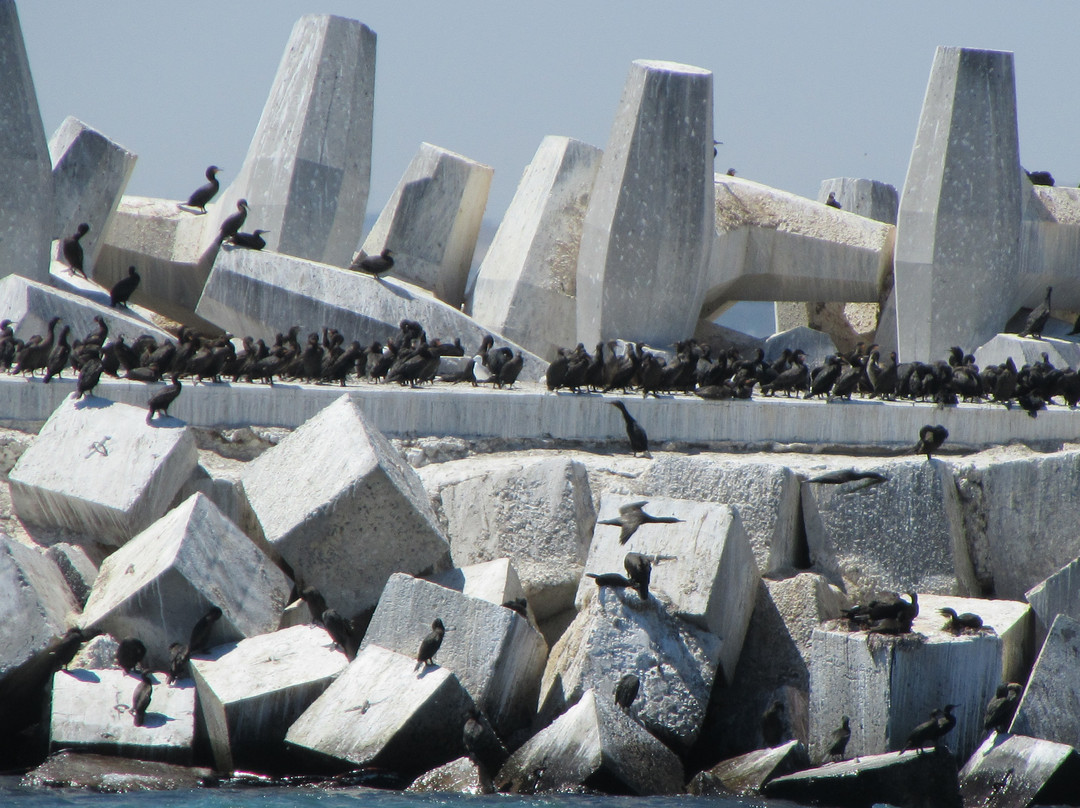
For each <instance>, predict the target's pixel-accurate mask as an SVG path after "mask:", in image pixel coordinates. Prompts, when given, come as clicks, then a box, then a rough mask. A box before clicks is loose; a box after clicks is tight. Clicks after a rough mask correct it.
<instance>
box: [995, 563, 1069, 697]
mask: <svg viewBox="0 0 1080 808" xmlns="http://www.w3.org/2000/svg"><path fill="white" fill-rule="evenodd" d="M1024 599H1025V600H1026V601H1027V602H1028V603H1030V604H1031V611H1032V612H1033V613H1034V615H1035V632H1036V635H1037V638H1038V641H1039V642H1041V641H1042V639H1043V638H1044V637H1046V634H1047V632H1049V631H1050V626H1052V625H1053V624H1054V620H1055V619H1056V618H1057V616H1058V615H1059V614H1064V615H1066V616H1068V617H1071V618H1072V619H1073V620H1080V558H1076V559H1073V560H1072V561H1070V562H1069V563H1068V564H1066V565H1065V566H1064V567H1062V568H1061V569H1059V570H1058V571H1057V572H1055V573H1054V574H1053V575H1051V576H1050V577H1049V578H1047V579H1046V580H1045V581H1043V582H1042V583H1039V584H1036V585H1035V586H1033V587H1032V588H1031V589H1029V590H1028V591H1027V594H1026V595H1024ZM1009 681H1019V680H1017V679H1011V680H1009Z"/></svg>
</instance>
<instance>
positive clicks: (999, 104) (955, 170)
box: [895, 47, 1045, 362]
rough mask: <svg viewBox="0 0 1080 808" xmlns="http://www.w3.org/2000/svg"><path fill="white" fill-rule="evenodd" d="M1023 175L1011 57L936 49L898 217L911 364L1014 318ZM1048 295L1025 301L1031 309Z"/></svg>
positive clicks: (898, 261) (976, 339) (901, 334)
mask: <svg viewBox="0 0 1080 808" xmlns="http://www.w3.org/2000/svg"><path fill="white" fill-rule="evenodd" d="M1020 176H1021V174H1020V156H1019V144H1018V136H1017V125H1016V86H1015V78H1014V69H1013V55H1012V54H1011V53H1006V52H1002V51H989V50H974V49H970V48H955V47H948V48H947V47H939V48H938V49H937V52H936V54H935V56H934V64H933V67H932V69H931V71H930V80H929V82H928V83H927V87H926V97H925V99H924V101H923V108H922V114H921V116H920V118H919V127H918V130H917V133H916V136H915V144H914V146H913V147H912V150H911V162H910V163H909V165H908V172H907V178H906V179H905V181H904V190H903V193H902V195H901V197H900V208H899V213H898V215H897V234H896V258H895V290H896V314H897V337H898V351H899V354H900V356H902V357H903V358H904V360H905V361H908V362H911V361H914V360H919V361H924V362H932V361H935V360H936V359H938V358H940V357H942V356H945V355H946V354H947V352H948V350H949V346H951V345H981V344H982V343H984V342H986V341H987V340H988V339H990V338H991V337H992V336H993V335H994V334H996V333H997V332H998V331H999V330H1000V329H1001V327H1002V324H1003V323H1005V321H1006V320H1008V318H1009V317H1010V316H1011V315H1012V313H1013V312H1014V311H1015V310H1016V306H1017V301H1016V294H1017V292H1019V291H1020V290H1019V289H1018V288H1017V283H1016V277H1017V274H1018V270H1019V268H1020V250H1019V245H1020V234H1021V226H1020V220H1021V204H1022V199H1021V185H1020ZM1044 294H1045V289H1041V290H1039V291H1038V292H1036V293H1034V294H1030V295H1027V296H1025V300H1021V301H1019V302H1020V303H1025V302H1026V303H1027V304H1028V305H1032V306H1034V305H1035V304H1036V303H1038V302H1039V300H1040V299H1041V298H1042V296H1043V295H1044ZM928 300H933V301H934V305H933V306H927V305H926V301H928Z"/></svg>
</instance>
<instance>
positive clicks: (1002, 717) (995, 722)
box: [983, 682, 1023, 732]
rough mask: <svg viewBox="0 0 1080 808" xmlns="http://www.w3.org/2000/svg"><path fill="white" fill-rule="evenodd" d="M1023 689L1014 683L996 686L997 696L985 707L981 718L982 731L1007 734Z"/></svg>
mask: <svg viewBox="0 0 1080 808" xmlns="http://www.w3.org/2000/svg"><path fill="white" fill-rule="evenodd" d="M1022 690H1023V687H1022V686H1021V685H1019V684H1017V683H1016V682H1010V683H1008V684H1000V685H998V689H997V694H996V695H995V696H994V698H992V699H991V700H990V703H989V704H988V705H986V714H985V715H984V716H983V729H985V730H987V731H989V732H1008V731H1009V724H1011V723H1012V719H1013V716H1014V715H1015V714H1016V707H1017V705H1018V704H1019V703H1020V693H1021V691H1022Z"/></svg>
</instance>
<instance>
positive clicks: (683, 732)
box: [538, 587, 721, 750]
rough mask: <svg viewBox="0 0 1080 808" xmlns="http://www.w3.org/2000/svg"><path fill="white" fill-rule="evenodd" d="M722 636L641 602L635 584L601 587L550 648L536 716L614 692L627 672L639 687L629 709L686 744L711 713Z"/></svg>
mask: <svg viewBox="0 0 1080 808" xmlns="http://www.w3.org/2000/svg"><path fill="white" fill-rule="evenodd" d="M720 643H721V640H720V639H719V638H717V637H714V636H712V635H710V634H707V633H706V632H704V631H701V630H700V629H697V628H695V627H693V626H691V625H690V624H688V623H686V622H685V621H683V620H680V619H679V618H677V617H674V616H672V615H671V614H669V613H668V611H667V610H666V609H665V608H664V607H663V605H662V604H661V603H660V602H659V601H658V600H656V598H649V600H648V601H646V602H642V601H641V599H640V598H639V597H638V595H637V593H636V592H634V591H633V590H630V589H626V590H616V589H611V588H607V587H603V588H601V589H600V591H599V592H598V593H597V595H596V596H595V597H593V598H591V599H590V600H589V602H588V604H587V605H586V606H585V608H584V609H582V610H581V611H580V612H578V616H577V617H576V618H575V619H574V622H573V623H571V625H570V627H569V628H567V629H566V631H565V632H564V633H563V635H562V637H561V638H560V639H559V641H558V642H557V643H555V646H554V647H553V648H552V649H551V653H550V654H549V656H548V664H547V668H546V669H545V670H544V678H543V681H542V683H541V686H540V701H539V704H540V708H539V718H538V720H539V722H540V723H541V724H544V723H547V722H550V721H551V720H552V719H553V718H554V717H555V716H557V715H559V713H561V712H563V711H564V710H566V708H567V707H568V705H571V704H573V703H575V702H576V701H578V700H579V699H580V698H582V695H583V694H584V693H585V692H586V691H587V690H589V689H594V690H596V692H597V693H598V694H600V695H599V697H600V698H602V699H612V694H613V692H614V690H615V685H616V684H617V683H618V681H619V680H620V679H621V678H622V676H623V675H624V674H626V673H633V674H635V675H636V676H637V677H638V679H639V681H640V682H641V686H640V691H639V694H638V697H637V699H636V700H635V701H634V703H633V704H632V705H631V706H630V714H631V715H633V716H635V717H636V718H637V719H638V720H639V721H641V722H642V724H643V725H644V726H645V727H646V729H648V730H649V731H650V732H652V733H653V734H655V735H656V736H657V737H658V738H660V739H661V740H663V741H664V742H665V743H667V744H668V745H670V746H672V747H673V748H678V749H683V750H685V749H687V748H689V747H690V746H691V745H692V744H693V743H694V740H695V739H696V737H697V734H698V731H699V730H700V728H701V723H702V721H703V719H704V717H705V708H706V706H707V705H708V701H709V692H710V690H711V689H712V684H713V680H714V679H715V677H716V675H717V671H716V664H715V663H714V662H713V661H712V660H714V659H716V658H717V657H718V656H719V651H718V649H717V647H716V646H717V645H718V644H720Z"/></svg>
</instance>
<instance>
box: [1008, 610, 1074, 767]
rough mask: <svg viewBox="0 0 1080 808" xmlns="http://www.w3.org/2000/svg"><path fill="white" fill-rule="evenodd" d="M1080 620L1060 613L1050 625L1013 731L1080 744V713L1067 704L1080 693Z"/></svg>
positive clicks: (1014, 720) (1020, 705)
mask: <svg viewBox="0 0 1080 808" xmlns="http://www.w3.org/2000/svg"><path fill="white" fill-rule="evenodd" d="M1077 656H1080V622H1078V621H1076V620H1073V619H1072V618H1071V617H1069V616H1068V615H1064V614H1059V615H1058V616H1057V617H1056V618H1054V622H1053V624H1051V626H1050V633H1049V634H1047V636H1046V642H1044V643H1043V646H1042V650H1041V651H1040V652H1039V657H1038V659H1036V660H1035V666H1034V667H1033V668H1032V669H1031V677H1030V678H1029V679H1028V682H1027V686H1026V687H1025V688H1024V695H1023V696H1022V697H1021V698H1020V704H1019V705H1018V706H1017V708H1016V715H1015V716H1013V721H1012V725H1011V726H1010V727H1009V732H1011V733H1013V734H1014V735H1030V736H1031V737H1032V738H1042V739H1043V740H1047V741H1055V742H1056V743H1064V744H1068V745H1069V746H1072V747H1077V746H1080V715H1077V712H1076V710H1074V709H1063V706H1064V705H1073V704H1076V701H1077V698H1078V697H1080V670H1078V668H1077V666H1076V658H1077Z"/></svg>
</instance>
